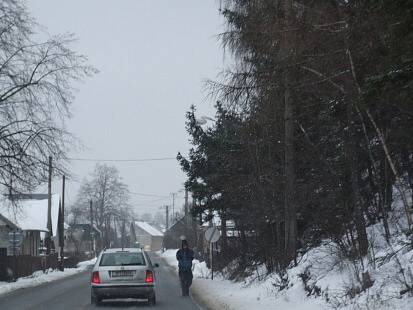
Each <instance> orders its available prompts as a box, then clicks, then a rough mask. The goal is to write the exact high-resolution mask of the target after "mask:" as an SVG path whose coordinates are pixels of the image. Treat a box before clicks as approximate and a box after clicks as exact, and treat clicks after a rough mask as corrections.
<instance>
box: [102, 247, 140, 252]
mask: <svg viewBox="0 0 413 310" xmlns="http://www.w3.org/2000/svg"><path fill="white" fill-rule="evenodd" d="M119 252H127V253H142V252H143V251H142V249H139V248H110V249H106V250H104V251H103V253H119Z"/></svg>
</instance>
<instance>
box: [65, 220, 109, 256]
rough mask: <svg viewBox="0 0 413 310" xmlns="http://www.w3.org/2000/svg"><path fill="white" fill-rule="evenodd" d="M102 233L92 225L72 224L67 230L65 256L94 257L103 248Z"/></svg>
mask: <svg viewBox="0 0 413 310" xmlns="http://www.w3.org/2000/svg"><path fill="white" fill-rule="evenodd" d="M101 237H102V232H101V231H100V230H99V229H98V228H97V227H96V226H95V225H93V226H91V225H90V224H71V225H67V227H66V229H65V240H66V241H65V255H73V256H75V255H79V254H86V255H92V254H93V253H95V252H99V249H100V248H101V240H102V238H101Z"/></svg>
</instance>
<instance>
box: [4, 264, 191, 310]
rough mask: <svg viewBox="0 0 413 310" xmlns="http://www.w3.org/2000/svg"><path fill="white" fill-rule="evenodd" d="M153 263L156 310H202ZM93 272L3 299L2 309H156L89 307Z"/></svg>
mask: <svg viewBox="0 0 413 310" xmlns="http://www.w3.org/2000/svg"><path fill="white" fill-rule="evenodd" d="M151 258H152V261H153V262H154V263H155V262H157V263H159V265H160V267H159V268H158V269H157V279H158V283H157V296H156V297H157V304H156V307H155V309H179V310H195V309H196V310H199V307H198V306H197V305H196V304H195V302H194V301H193V300H192V299H191V298H185V297H181V296H180V288H179V285H178V279H177V277H176V274H175V273H174V271H173V270H172V269H171V268H170V267H169V266H167V265H165V262H164V260H162V259H159V258H157V257H155V256H152V257H151ZM89 281H90V272H89V271H87V272H82V273H79V274H76V275H73V276H71V277H68V278H65V279H61V280H57V281H54V282H50V283H47V284H43V285H40V286H37V287H31V288H27V289H21V290H17V291H15V292H13V293H10V294H8V295H4V296H0V309H5V310H6V309H7V310H14V309H16V310H23V309H47V310H60V309H71V310H72V309H103V310H106V309H128V308H136V306H137V308H138V309H140V308H153V307H149V306H148V305H147V304H146V303H145V302H142V303H139V304H137V303H136V301H133V302H132V301H130V302H129V301H126V302H117V301H116V302H112V301H106V302H104V303H103V305H102V306H100V307H98V308H97V307H95V306H92V305H91V304H90V288H89Z"/></svg>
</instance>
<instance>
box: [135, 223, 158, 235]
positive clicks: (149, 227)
mask: <svg viewBox="0 0 413 310" xmlns="http://www.w3.org/2000/svg"><path fill="white" fill-rule="evenodd" d="M135 224H136V226H137V227H139V228H140V229H143V230H144V231H146V232H147V233H148V234H150V235H152V236H163V233H161V232H160V231H159V230H157V229H156V228H155V227H153V226H152V225H149V224H148V223H146V222H139V221H135Z"/></svg>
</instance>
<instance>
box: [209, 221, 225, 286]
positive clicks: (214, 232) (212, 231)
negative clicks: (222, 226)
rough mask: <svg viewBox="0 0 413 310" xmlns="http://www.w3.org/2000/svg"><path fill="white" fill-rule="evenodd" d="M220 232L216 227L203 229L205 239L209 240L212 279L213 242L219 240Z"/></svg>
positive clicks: (212, 278) (212, 274)
mask: <svg viewBox="0 0 413 310" xmlns="http://www.w3.org/2000/svg"><path fill="white" fill-rule="evenodd" d="M220 237H221V234H220V232H219V229H218V228H217V227H209V228H208V229H207V230H206V231H205V239H206V241H208V242H209V255H210V264H211V280H214V263H213V261H214V246H213V245H214V243H215V242H217V241H218V240H219V238H220Z"/></svg>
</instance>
